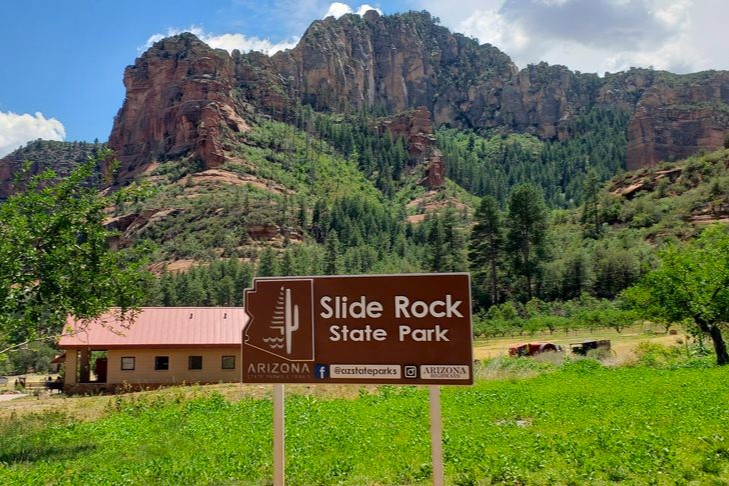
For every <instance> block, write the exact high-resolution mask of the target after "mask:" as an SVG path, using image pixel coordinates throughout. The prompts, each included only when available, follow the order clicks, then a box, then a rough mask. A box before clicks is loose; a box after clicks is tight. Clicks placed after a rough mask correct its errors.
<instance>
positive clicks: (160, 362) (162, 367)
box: [154, 356, 170, 371]
mask: <svg viewBox="0 0 729 486" xmlns="http://www.w3.org/2000/svg"><path fill="white" fill-rule="evenodd" d="M154 369H155V370H156V371H167V370H169V369H170V357H169V356H155V357H154Z"/></svg>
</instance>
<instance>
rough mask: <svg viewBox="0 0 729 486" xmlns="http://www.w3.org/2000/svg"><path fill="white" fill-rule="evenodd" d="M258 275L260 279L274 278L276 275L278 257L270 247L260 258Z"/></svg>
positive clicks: (264, 250) (265, 249)
mask: <svg viewBox="0 0 729 486" xmlns="http://www.w3.org/2000/svg"><path fill="white" fill-rule="evenodd" d="M257 274H258V276H259V277H272V276H274V275H276V256H275V255H274V253H273V249H271V247H270V246H267V247H266V248H264V249H263V251H262V252H261V254H260V256H259V257H258V272H257Z"/></svg>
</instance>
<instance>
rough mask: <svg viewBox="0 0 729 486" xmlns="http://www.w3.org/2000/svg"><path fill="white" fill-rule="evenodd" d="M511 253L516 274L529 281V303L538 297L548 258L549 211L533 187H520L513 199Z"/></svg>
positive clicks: (509, 221)
mask: <svg viewBox="0 0 729 486" xmlns="http://www.w3.org/2000/svg"><path fill="white" fill-rule="evenodd" d="M507 228H508V231H507V236H506V242H507V249H508V251H509V252H510V254H511V257H512V261H513V264H514V270H515V272H516V273H517V274H518V275H520V276H522V277H524V278H525V279H526V284H527V285H526V292H527V295H526V296H527V300H531V299H532V297H534V286H533V283H534V278H535V277H536V276H537V275H538V273H539V270H540V266H541V263H542V261H543V260H544V259H545V257H546V240H547V207H546V205H545V203H544V194H543V193H542V191H540V190H539V189H538V188H537V187H535V186H534V185H532V184H521V185H519V186H516V187H515V188H514V190H513V191H512V193H511V196H510V197H509V208H508V214H507Z"/></svg>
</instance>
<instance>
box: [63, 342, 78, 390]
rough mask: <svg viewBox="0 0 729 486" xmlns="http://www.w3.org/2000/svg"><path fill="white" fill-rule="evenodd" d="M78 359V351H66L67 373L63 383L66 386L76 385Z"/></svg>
mask: <svg viewBox="0 0 729 486" xmlns="http://www.w3.org/2000/svg"><path fill="white" fill-rule="evenodd" d="M77 361H78V360H77V359H76V350H75V349H67V350H66V371H65V372H64V373H65V374H64V375H63V382H64V383H65V384H66V385H75V384H76V366H77Z"/></svg>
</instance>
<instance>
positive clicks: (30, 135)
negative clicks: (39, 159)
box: [0, 111, 66, 157]
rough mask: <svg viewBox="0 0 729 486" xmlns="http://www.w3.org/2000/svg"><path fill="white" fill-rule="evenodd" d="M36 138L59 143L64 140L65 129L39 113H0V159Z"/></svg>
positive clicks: (52, 119)
mask: <svg viewBox="0 0 729 486" xmlns="http://www.w3.org/2000/svg"><path fill="white" fill-rule="evenodd" d="M38 138H42V139H44V140H59V141H60V140H63V139H64V138H66V129H65V128H64V127H63V123H61V122H60V121H58V120H56V119H55V118H46V117H44V116H43V113H40V112H37V113H36V114H35V115H30V114H28V113H24V114H22V115H18V114H17V113H13V112H1V111H0V157H3V156H5V155H7V154H9V153H10V152H12V151H13V150H15V149H17V148H18V147H21V146H23V145H25V143H27V142H30V141H31V140H36V139H38Z"/></svg>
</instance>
